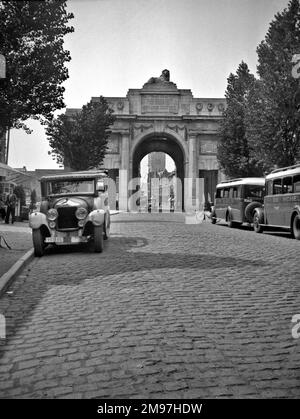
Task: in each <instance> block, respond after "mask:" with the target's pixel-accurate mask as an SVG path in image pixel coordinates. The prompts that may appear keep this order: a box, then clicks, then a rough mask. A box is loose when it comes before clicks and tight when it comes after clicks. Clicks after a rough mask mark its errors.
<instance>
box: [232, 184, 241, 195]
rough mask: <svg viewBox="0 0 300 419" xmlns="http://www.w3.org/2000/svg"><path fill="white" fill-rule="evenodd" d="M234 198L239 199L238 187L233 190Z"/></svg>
mask: <svg viewBox="0 0 300 419" xmlns="http://www.w3.org/2000/svg"><path fill="white" fill-rule="evenodd" d="M232 197H233V198H238V197H239V188H238V186H235V187H234V188H233V191H232Z"/></svg>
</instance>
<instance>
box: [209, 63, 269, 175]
mask: <svg viewBox="0 0 300 419" xmlns="http://www.w3.org/2000/svg"><path fill="white" fill-rule="evenodd" d="M227 81H228V84H227V89H226V92H225V97H226V99H227V108H226V110H225V111H224V119H223V121H222V122H221V129H220V141H219V145H218V152H217V158H218V162H219V164H220V166H221V168H222V170H223V171H224V173H225V174H226V175H227V176H228V177H245V176H254V175H259V174H261V170H262V168H261V165H260V164H259V162H258V161H257V160H256V159H255V156H254V155H253V153H252V150H251V149H250V147H249V144H248V142H247V139H246V128H245V112H246V107H247V96H248V94H249V92H250V91H251V88H252V86H253V85H254V83H255V77H254V75H253V74H251V73H250V71H249V68H248V66H247V64H246V63H244V62H241V64H240V65H239V66H238V69H237V71H236V74H232V73H231V74H230V75H229V77H228V79H227Z"/></svg>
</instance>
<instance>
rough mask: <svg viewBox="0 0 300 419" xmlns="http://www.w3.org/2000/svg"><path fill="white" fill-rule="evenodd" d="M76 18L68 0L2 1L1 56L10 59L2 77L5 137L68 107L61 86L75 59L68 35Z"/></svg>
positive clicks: (0, 112) (0, 120)
mask: <svg viewBox="0 0 300 419" xmlns="http://www.w3.org/2000/svg"><path fill="white" fill-rule="evenodd" d="M73 17H74V16H73V14H72V13H67V12H66V1H64V0H45V1H37V2H35V1H10V2H6V1H1V0H0V54H2V55H3V56H4V57H5V61H6V77H5V78H4V79H0V138H1V137H2V136H3V134H4V133H5V132H6V131H7V130H8V129H10V128H24V129H25V130H26V131H27V132H30V130H29V129H28V128H27V127H26V125H25V124H24V121H25V120H27V119H28V118H30V117H33V118H35V119H40V120H42V121H43V120H44V119H46V120H49V119H51V118H52V116H53V112H54V111H55V110H57V109H61V108H63V107H64V102H63V92H64V87H63V86H61V84H62V83H63V82H64V81H65V80H66V79H67V78H68V70H67V68H66V67H65V65H64V64H65V62H68V61H70V59H71V57H70V53H69V51H65V50H64V48H63V37H64V36H65V35H66V34H68V33H70V32H73V31H74V28H73V27H70V26H67V23H68V21H69V20H70V19H72V18H73Z"/></svg>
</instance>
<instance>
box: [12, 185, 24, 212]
mask: <svg viewBox="0 0 300 419" xmlns="http://www.w3.org/2000/svg"><path fill="white" fill-rule="evenodd" d="M14 194H15V195H16V197H17V198H18V199H19V200H20V206H21V207H22V206H24V205H25V204H26V194H25V191H24V188H23V185H18V186H16V187H15V188H14Z"/></svg>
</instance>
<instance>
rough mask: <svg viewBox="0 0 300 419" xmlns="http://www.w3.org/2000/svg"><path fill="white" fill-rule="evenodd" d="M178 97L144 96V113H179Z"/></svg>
mask: <svg viewBox="0 0 300 419" xmlns="http://www.w3.org/2000/svg"><path fill="white" fill-rule="evenodd" d="M178 106H179V98H178V96H177V95H151V94H149V95H143V96H142V113H172V114H177V113H178Z"/></svg>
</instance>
